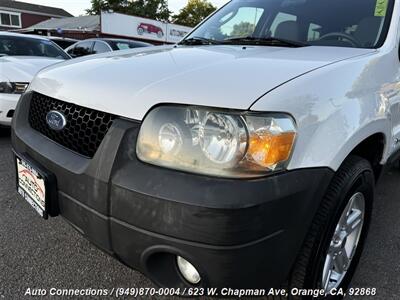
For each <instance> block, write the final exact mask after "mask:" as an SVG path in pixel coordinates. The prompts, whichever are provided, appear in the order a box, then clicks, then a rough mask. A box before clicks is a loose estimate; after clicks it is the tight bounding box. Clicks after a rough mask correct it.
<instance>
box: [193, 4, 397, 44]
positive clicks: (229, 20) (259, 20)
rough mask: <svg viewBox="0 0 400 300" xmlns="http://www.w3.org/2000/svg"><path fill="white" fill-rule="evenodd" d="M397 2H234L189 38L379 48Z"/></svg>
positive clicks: (217, 41) (214, 42) (212, 41)
mask: <svg viewBox="0 0 400 300" xmlns="http://www.w3.org/2000/svg"><path fill="white" fill-rule="evenodd" d="M393 2H394V0H335V1H332V0H233V1H231V2H230V3H228V4H227V5H225V6H224V7H223V8H222V9H220V10H219V11H218V12H216V13H215V14H214V15H213V16H211V17H210V18H209V19H208V20H206V21H205V22H204V23H203V24H202V25H200V27H199V28H197V29H196V30H195V31H193V32H192V33H191V34H190V35H189V36H188V37H187V38H186V39H185V40H186V42H187V41H190V39H191V40H192V41H193V40H197V41H203V42H202V44H205V41H208V42H209V44H216V43H230V44H235V43H237V44H241V43H246V44H252V43H256V42H258V43H259V41H260V40H261V41H264V42H265V41H269V42H273V41H274V40H275V42H276V41H277V40H281V41H286V42H287V41H294V42H298V43H297V45H300V43H301V45H319V46H338V47H357V48H377V47H380V46H381V45H382V44H383V43H384V41H385V38H386V35H387V31H388V28H389V24H390V19H391V14H392V10H393ZM286 45H289V44H288V43H286ZM292 45H293V44H292ZM294 45H296V44H294Z"/></svg>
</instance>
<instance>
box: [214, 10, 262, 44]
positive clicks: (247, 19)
mask: <svg viewBox="0 0 400 300" xmlns="http://www.w3.org/2000/svg"><path fill="white" fill-rule="evenodd" d="M263 12H264V9H262V8H257V7H241V8H239V10H238V11H237V13H236V14H235V15H233V13H230V14H228V15H226V16H224V17H223V18H222V19H221V20H220V23H222V25H221V27H220V32H221V34H223V35H224V36H225V38H231V37H245V36H250V35H252V34H253V32H254V30H255V29H256V26H257V23H258V21H259V20H260V18H261V16H262V14H263Z"/></svg>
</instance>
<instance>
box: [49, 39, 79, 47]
mask: <svg viewBox="0 0 400 300" xmlns="http://www.w3.org/2000/svg"><path fill="white" fill-rule="evenodd" d="M47 38H48V39H49V40H50V41H52V42H54V43H56V44H57V45H58V46H60V47H61V48H63V49H66V48H68V47H69V46H71V45H73V44H75V43H76V42H78V40H75V39H70V38H64V37H58V36H48V37H47Z"/></svg>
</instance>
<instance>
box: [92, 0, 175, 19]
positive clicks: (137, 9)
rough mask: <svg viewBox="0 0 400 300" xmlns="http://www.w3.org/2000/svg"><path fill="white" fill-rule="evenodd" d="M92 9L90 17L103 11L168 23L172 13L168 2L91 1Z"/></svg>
mask: <svg viewBox="0 0 400 300" xmlns="http://www.w3.org/2000/svg"><path fill="white" fill-rule="evenodd" d="M91 2H92V7H91V8H90V9H88V10H86V12H87V13H88V14H90V15H99V14H100V13H101V11H108V10H113V11H114V12H118V13H123V14H128V15H133V16H138V17H144V18H149V19H155V20H159V21H168V20H169V17H170V16H171V11H169V9H168V3H167V0H91Z"/></svg>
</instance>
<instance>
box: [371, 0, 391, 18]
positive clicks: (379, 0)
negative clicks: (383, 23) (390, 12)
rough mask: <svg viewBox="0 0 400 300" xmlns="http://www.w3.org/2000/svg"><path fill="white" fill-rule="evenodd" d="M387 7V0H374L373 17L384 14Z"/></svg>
mask: <svg viewBox="0 0 400 300" xmlns="http://www.w3.org/2000/svg"><path fill="white" fill-rule="evenodd" d="M387 7H388V0H376V6H375V14H374V15H375V17H384V16H386V11H387Z"/></svg>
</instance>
